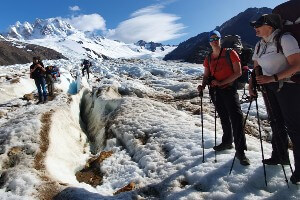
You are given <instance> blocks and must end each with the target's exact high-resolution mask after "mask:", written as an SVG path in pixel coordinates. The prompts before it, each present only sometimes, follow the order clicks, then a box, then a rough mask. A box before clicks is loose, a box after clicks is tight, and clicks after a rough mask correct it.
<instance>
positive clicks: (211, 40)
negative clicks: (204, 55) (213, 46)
mask: <svg viewBox="0 0 300 200" xmlns="http://www.w3.org/2000/svg"><path fill="white" fill-rule="evenodd" d="M219 39H220V38H219V37H215V38H209V42H214V41H218V40H219Z"/></svg>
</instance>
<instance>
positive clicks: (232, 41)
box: [208, 35, 253, 90]
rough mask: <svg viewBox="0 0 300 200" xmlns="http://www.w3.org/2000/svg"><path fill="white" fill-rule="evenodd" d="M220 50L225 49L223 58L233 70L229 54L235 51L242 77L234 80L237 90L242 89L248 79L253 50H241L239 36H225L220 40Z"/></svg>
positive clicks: (241, 45) (209, 57) (209, 56)
mask: <svg viewBox="0 0 300 200" xmlns="http://www.w3.org/2000/svg"><path fill="white" fill-rule="evenodd" d="M221 46H222V48H226V52H225V58H226V60H227V62H228V63H229V64H230V66H231V67H232V70H233V64H232V61H231V59H230V52H231V51H232V50H235V51H236V52H237V54H238V55H239V57H240V59H241V68H242V75H241V76H240V77H239V78H238V79H236V81H235V82H236V85H237V89H239V90H240V89H244V88H245V85H246V83H248V81H249V78H250V74H251V72H250V69H249V67H248V63H250V62H251V58H252V54H253V50H252V49H246V48H243V44H242V40H241V37H240V36H239V35H226V36H225V37H224V38H223V39H222V45H221ZM210 59H211V53H210V54H209V55H208V63H209V64H210Z"/></svg>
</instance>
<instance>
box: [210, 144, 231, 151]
mask: <svg viewBox="0 0 300 200" xmlns="http://www.w3.org/2000/svg"><path fill="white" fill-rule="evenodd" d="M232 148H233V146H232V144H224V143H221V144H219V145H217V146H214V147H213V149H214V150H215V151H223V150H226V149H232Z"/></svg>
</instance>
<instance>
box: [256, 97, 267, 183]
mask: <svg viewBox="0 0 300 200" xmlns="http://www.w3.org/2000/svg"><path fill="white" fill-rule="evenodd" d="M255 103H256V116H257V123H258V132H259V139H260V148H261V156H262V159H263V160H265V156H264V148H263V144H262V137H261V129H260V119H259V112H258V103H257V98H255ZM263 167H264V176H265V184H266V187H268V184H267V174H266V166H265V163H263Z"/></svg>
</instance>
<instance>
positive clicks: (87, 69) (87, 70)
mask: <svg viewBox="0 0 300 200" xmlns="http://www.w3.org/2000/svg"><path fill="white" fill-rule="evenodd" d="M84 70H86V73H87V75H88V79H90V69H89V67H86V66H84V67H83V68H82V76H84Z"/></svg>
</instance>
